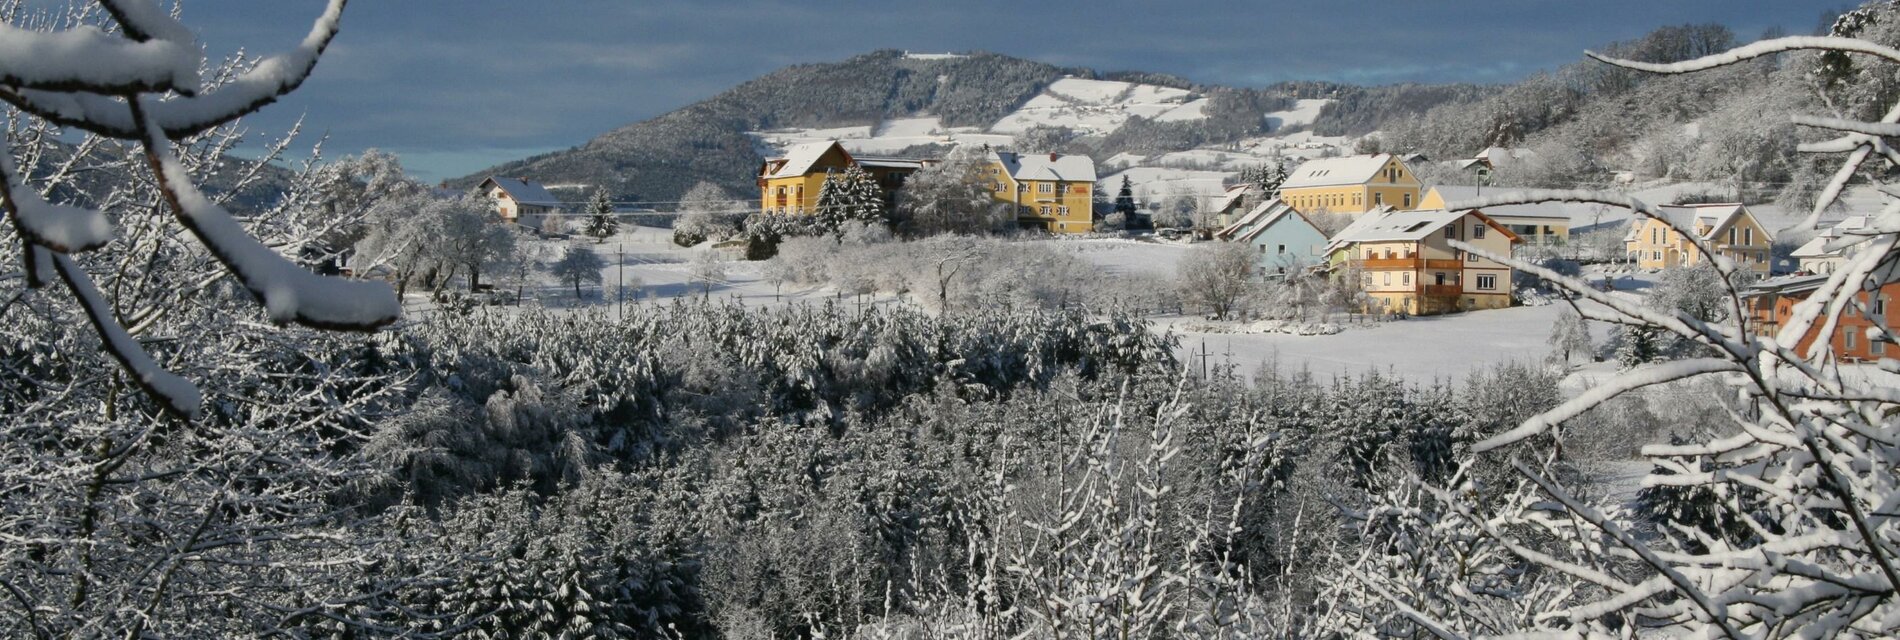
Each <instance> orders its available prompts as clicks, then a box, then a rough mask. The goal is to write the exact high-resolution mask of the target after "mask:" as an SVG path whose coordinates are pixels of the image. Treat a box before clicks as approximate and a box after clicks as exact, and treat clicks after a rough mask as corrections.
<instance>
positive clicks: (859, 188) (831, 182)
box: [818, 166, 888, 235]
mask: <svg viewBox="0 0 1900 640" xmlns="http://www.w3.org/2000/svg"><path fill="white" fill-rule="evenodd" d="M885 209H886V208H885V206H884V190H883V189H882V188H880V187H878V186H877V181H876V180H874V179H872V178H871V174H870V173H867V172H865V171H864V169H861V168H858V167H855V166H853V167H847V168H846V169H845V170H844V172H843V173H827V174H825V182H824V184H823V185H822V186H820V187H819V188H818V222H819V224H820V225H821V226H823V227H824V228H825V229H826V230H827V231H830V232H831V233H832V234H834V235H838V234H842V233H843V229H844V226H845V224H846V223H849V222H860V223H865V224H873V223H885V222H888V218H887V216H886V212H885Z"/></svg>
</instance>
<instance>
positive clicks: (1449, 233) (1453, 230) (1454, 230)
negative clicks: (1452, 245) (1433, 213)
mask: <svg viewBox="0 0 1900 640" xmlns="http://www.w3.org/2000/svg"><path fill="white" fill-rule="evenodd" d="M1445 237H1447V238H1456V237H1458V227H1445Z"/></svg>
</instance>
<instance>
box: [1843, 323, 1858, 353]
mask: <svg viewBox="0 0 1900 640" xmlns="http://www.w3.org/2000/svg"><path fill="white" fill-rule="evenodd" d="M1855 333H1859V332H1858V331H1855V330H1854V328H1853V327H1844V328H1842V329H1841V342H1842V344H1844V345H1846V347H1847V348H1846V349H1843V350H1844V351H1853V350H1854V347H1855V344H1854V334H1855Z"/></svg>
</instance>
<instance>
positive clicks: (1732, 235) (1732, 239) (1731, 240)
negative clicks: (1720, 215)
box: [1728, 227, 1735, 244]
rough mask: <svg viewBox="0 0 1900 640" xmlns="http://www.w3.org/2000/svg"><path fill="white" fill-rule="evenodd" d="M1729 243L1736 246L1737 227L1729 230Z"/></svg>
mask: <svg viewBox="0 0 1900 640" xmlns="http://www.w3.org/2000/svg"><path fill="white" fill-rule="evenodd" d="M1728 243H1729V244H1735V227H1729V228H1728Z"/></svg>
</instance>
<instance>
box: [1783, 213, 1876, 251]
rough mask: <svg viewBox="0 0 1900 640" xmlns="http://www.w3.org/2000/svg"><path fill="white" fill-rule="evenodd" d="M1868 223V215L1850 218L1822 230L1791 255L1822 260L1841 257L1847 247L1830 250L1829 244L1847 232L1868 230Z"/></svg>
mask: <svg viewBox="0 0 1900 640" xmlns="http://www.w3.org/2000/svg"><path fill="white" fill-rule="evenodd" d="M1868 221H1869V216H1867V215H1857V216H1848V217H1846V218H1844V219H1842V220H1841V221H1840V222H1837V223H1834V226H1832V227H1828V228H1826V229H1822V230H1821V232H1820V233H1817V234H1814V239H1812V240H1809V241H1808V242H1807V244H1803V245H1801V248H1799V249H1795V250H1794V253H1792V254H1790V255H1791V256H1792V257H1795V258H1821V257H1827V256H1838V255H1841V254H1842V252H1843V251H1844V250H1845V249H1846V247H1842V246H1836V247H1834V248H1832V249H1830V248H1828V244H1829V243H1832V242H1834V241H1836V240H1839V239H1841V238H1843V237H1845V236H1846V235H1847V232H1850V231H1856V230H1859V229H1864V228H1866V227H1867V223H1868Z"/></svg>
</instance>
